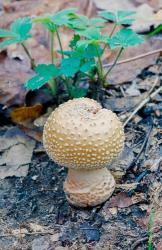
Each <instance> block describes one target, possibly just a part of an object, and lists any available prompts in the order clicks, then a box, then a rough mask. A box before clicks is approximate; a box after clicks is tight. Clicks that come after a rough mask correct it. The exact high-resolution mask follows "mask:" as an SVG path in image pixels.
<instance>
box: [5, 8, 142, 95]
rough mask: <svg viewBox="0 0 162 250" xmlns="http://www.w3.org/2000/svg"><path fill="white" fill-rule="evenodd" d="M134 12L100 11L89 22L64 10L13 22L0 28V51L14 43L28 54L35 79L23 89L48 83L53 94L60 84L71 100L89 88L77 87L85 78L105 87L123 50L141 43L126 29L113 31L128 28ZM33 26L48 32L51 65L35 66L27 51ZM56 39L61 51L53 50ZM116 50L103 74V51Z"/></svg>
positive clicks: (71, 10)
mask: <svg viewBox="0 0 162 250" xmlns="http://www.w3.org/2000/svg"><path fill="white" fill-rule="evenodd" d="M133 15H134V12H132V11H118V12H117V13H112V12H105V11H103V12H100V13H99V16H100V17H96V18H91V19H89V18H88V17H86V16H83V15H79V14H77V13H76V11H75V9H65V10H62V11H59V12H57V13H56V14H54V15H53V14H47V15H44V16H37V17H33V18H30V17H25V18H21V19H18V20H16V21H15V22H13V23H12V24H11V26H10V30H5V29H0V38H2V39H4V40H3V41H2V42H0V49H2V48H4V47H6V46H8V45H10V44H14V43H20V44H21V45H22V46H23V48H24V50H25V52H26V53H27V55H28V57H29V59H30V61H31V67H32V69H33V70H34V71H35V76H34V77H32V78H31V79H29V80H27V81H26V83H25V86H26V87H27V88H29V89H32V90H34V89H38V88H40V87H42V86H43V85H44V84H47V83H48V86H49V88H50V90H51V92H52V93H53V94H54V95H56V94H57V89H58V84H59V83H60V82H62V83H63V84H64V86H65V90H66V92H67V93H68V95H69V97H70V98H73V97H82V96H85V95H86V94H87V91H88V89H87V88H82V87H80V82H81V81H82V79H84V78H85V77H86V79H87V80H88V82H89V84H90V86H103V87H106V86H107V76H108V75H109V73H110V72H111V70H112V69H113V68H114V66H115V65H116V62H117V60H118V59H119V57H120V55H121V54H122V52H123V50H124V49H126V48H127V47H129V46H135V45H138V44H140V43H142V42H143V38H142V37H141V36H139V35H138V34H136V33H135V32H134V31H133V30H131V29H129V28H122V29H121V30H119V31H118V32H115V30H116V27H117V26H118V25H130V24H131V23H132V22H133ZM107 21H111V22H114V27H113V29H112V32H111V33H110V34H109V35H105V34H103V32H102V29H103V28H104V24H105V22H107ZM33 23H41V24H42V25H43V26H44V27H45V28H46V29H47V30H48V32H49V33H50V53H51V62H50V64H48V65H46V64H41V65H36V62H35V61H34V59H33V58H32V56H31V54H30V52H29V51H28V49H27V47H26V45H25V41H26V40H27V39H28V38H30V37H31V34H30V30H31V28H32V24H33ZM62 27H67V28H68V29H70V30H72V31H73V37H72V39H71V41H70V43H69V50H68V51H64V50H63V46H62V39H61V37H60V29H61V28H62ZM55 39H57V40H58V43H59V46H60V50H59V51H56V49H55V48H54V40H55ZM116 48H118V49H119V51H118V54H117V56H116V59H115V60H114V63H113V65H112V66H111V67H110V68H109V69H108V70H107V71H106V70H105V69H104V65H103V60H102V58H103V56H104V53H105V52H106V50H107V49H108V50H110V49H111V50H114V49H116ZM55 53H59V54H60V60H59V62H58V60H56V59H55V58H54V55H55Z"/></svg>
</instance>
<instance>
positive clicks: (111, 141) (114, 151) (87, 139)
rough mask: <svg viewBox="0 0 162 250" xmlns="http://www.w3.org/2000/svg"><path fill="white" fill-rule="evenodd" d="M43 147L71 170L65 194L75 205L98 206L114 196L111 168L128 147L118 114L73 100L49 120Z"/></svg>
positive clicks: (88, 100)
mask: <svg viewBox="0 0 162 250" xmlns="http://www.w3.org/2000/svg"><path fill="white" fill-rule="evenodd" d="M43 143H44V147H45V149H46V151H47V153H48V155H49V156H50V157H51V158H52V159H53V160H54V161H55V162H57V163H58V164H60V165H62V166H65V167H67V168H69V172H68V176H67V178H66V180H65V183H64V191H65V194H66V197H67V200H68V201H69V202H70V203H71V204H73V205H75V206H80V207H87V206H95V205H98V204H100V203H102V202H104V201H106V200H107V199H108V198H109V197H110V196H111V195H112V193H113V191H114V189H115V180H114V177H113V176H112V174H111V173H110V171H109V170H108V164H110V163H111V161H112V160H113V159H114V158H116V157H117V156H118V155H119V153H120V152H121V151H122V149H123V145H124V131H123V126H122V124H121V122H120V121H119V119H118V117H117V116H116V114H115V113H113V112H112V111H111V110H107V109H104V108H102V107H101V105H100V104H99V103H97V102H96V101H95V100H92V99H89V98H78V99H73V100H69V101H68V102H66V103H64V104H61V105H60V106H59V107H58V108H56V109H55V110H54V111H53V112H52V114H51V115H50V116H49V118H48V119H47V121H46V123H45V126H44V131H43Z"/></svg>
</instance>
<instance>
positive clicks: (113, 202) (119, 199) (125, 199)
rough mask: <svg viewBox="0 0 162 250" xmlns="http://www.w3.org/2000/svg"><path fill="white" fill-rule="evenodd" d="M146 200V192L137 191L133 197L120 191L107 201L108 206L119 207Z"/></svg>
mask: <svg viewBox="0 0 162 250" xmlns="http://www.w3.org/2000/svg"><path fill="white" fill-rule="evenodd" d="M141 201H144V194H143V193H136V194H135V195H133V196H132V197H130V196H128V194H127V193H125V192H120V193H118V194H117V195H116V196H113V197H112V198H111V199H110V200H109V201H108V202H106V207H107V208H110V207H118V208H125V207H129V206H131V205H133V204H136V203H139V202H141Z"/></svg>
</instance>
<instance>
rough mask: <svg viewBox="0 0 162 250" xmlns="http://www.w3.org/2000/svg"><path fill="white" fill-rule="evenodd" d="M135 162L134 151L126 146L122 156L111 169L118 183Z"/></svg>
mask: <svg viewBox="0 0 162 250" xmlns="http://www.w3.org/2000/svg"><path fill="white" fill-rule="evenodd" d="M133 160H134V153H133V151H132V149H131V148H128V147H127V146H125V148H124V150H123V151H122V153H121V155H120V156H119V157H118V158H117V159H116V160H115V161H114V162H113V163H112V164H111V165H110V167H109V169H110V170H111V173H112V174H113V176H114V178H115V180H116V181H119V180H121V178H122V177H123V176H124V175H125V173H126V170H127V168H129V166H130V164H131V163H132V162H133Z"/></svg>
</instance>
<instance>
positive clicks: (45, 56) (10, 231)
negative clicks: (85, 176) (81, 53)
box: [0, 0, 162, 250]
mask: <svg viewBox="0 0 162 250" xmlns="http://www.w3.org/2000/svg"><path fill="white" fill-rule="evenodd" d="M56 2H57V4H55V3H54V1H53V2H52V1H49V0H44V2H43V1H42V0H39V1H35V2H34V1H32V3H31V2H30V1H24V0H23V1H6V2H4V1H1V0H0V28H6V26H7V27H8V25H9V24H10V23H11V22H12V21H13V20H15V18H17V17H21V16H25V15H29V14H31V13H32V14H33V15H35V14H40V13H44V12H47V11H48V10H49V9H50V8H51V5H50V4H52V8H55V7H56V11H57V10H58V9H60V8H65V7H67V6H68V1H65V2H66V3H65V4H63V3H61V7H60V1H56ZM78 2H79V7H78V8H79V10H80V12H81V13H84V14H85V15H88V16H94V15H95V14H96V6H94V3H93V4H92V3H91V1H89V0H85V1H83V3H84V4H81V2H80V1H78ZM95 2H96V1H95ZM98 2H99V1H98ZM104 2H105V1H104ZM116 2H118V4H120V3H121V1H116ZM124 2H125V3H126V2H127V3H128V4H130V2H131V4H132V3H133V2H135V3H136V4H135V5H136V6H138V5H139V4H141V3H145V2H151V6H152V7H153V8H154V7H155V6H157V3H155V2H158V1H155V0H154V1H144V0H143V1H124ZM159 2H160V1H159ZM4 3H5V6H4V7H5V8H4V9H3V5H4ZM44 3H46V4H44ZM55 5H57V6H55ZM24 6H25V8H24ZM71 6H72V7H74V6H75V1H71V5H70V7H71ZM159 6H160V4H159V5H158V8H160V7H159ZM158 8H157V9H158ZM5 18H6V19H5ZM146 19H147V18H146ZM110 26H111V24H110ZM111 27H112V26H111ZM34 32H35V37H36V38H33V40H30V41H29V43H27V45H28V46H29V47H30V46H31V52H32V53H33V55H34V58H36V59H38V62H39V63H42V62H43V63H46V61H48V60H49V52H47V51H48V46H47V44H48V37H45V36H46V35H47V34H46V33H45V32H44V33H43V31H42V30H40V28H39V29H38V28H37V29H35V30H34ZM66 33H67V31H66V32H65V34H61V35H62V37H63V35H65V37H63V39H64V40H65V41H63V42H64V43H65V44H67V40H66V39H67V34H66ZM159 37H160V38H159ZM158 39H159V40H158ZM158 39H157V37H156V38H155V39H154V38H153V39H152V40H151V39H150V40H149V41H146V43H145V44H144V45H141V47H137V48H135V49H133V50H132V49H131V50H128V52H126V57H125V58H130V57H132V56H135V55H140V54H142V53H144V52H148V51H151V50H156V49H159V48H161V35H159V36H158ZM157 40H158V41H157ZM145 50H146V51H145ZM109 56H110V58H109ZM113 56H114V55H108V59H109V60H108V62H112V58H113ZM106 59H107V58H106ZM121 72H122V73H121ZM31 74H32V72H31V69H30V63H29V60H28V59H27V58H26V57H25V56H24V54H23V52H22V50H21V49H20V48H19V46H17V47H16V46H15V47H14V46H13V47H10V48H9V49H7V50H5V51H2V52H0V250H145V249H148V244H149V243H148V241H149V239H151V236H152V237H153V239H152V241H153V249H155V250H162V93H161V92H158V93H157V94H154V95H153V96H151V95H150V94H151V93H155V92H156V91H157V90H158V89H159V88H160V86H161V83H162V56H161V55H159V54H157V53H155V54H154V55H153V56H151V57H150V56H149V57H148V56H147V57H144V58H143V59H140V60H134V61H133V62H130V63H128V64H127V63H123V64H121V65H118V66H117V67H116V69H115V70H114V71H113V73H112V75H111V76H110V78H111V79H110V85H109V87H108V88H107V89H101V90H100V98H99V99H100V102H101V104H102V106H103V107H105V108H107V109H111V110H112V111H114V112H116V113H117V115H118V116H119V118H120V119H121V121H123V122H124V121H125V120H127V119H128V118H129V117H130V116H131V114H132V112H133V111H134V110H135V109H136V107H137V106H138V105H139V104H140V103H141V102H142V101H145V100H146V102H145V104H144V105H143V106H142V107H141V108H140V109H139V110H138V112H136V113H135V114H134V115H133V116H132V118H131V119H130V121H129V122H128V123H127V124H125V136H126V140H125V148H124V150H123V153H122V154H121V155H120V157H119V158H118V159H116V160H115V161H114V162H113V163H112V164H111V165H110V166H108V168H110V170H111V171H112V174H113V175H114V177H115V180H116V183H117V185H116V189H115V192H114V193H113V195H112V197H111V198H110V199H109V200H108V201H106V202H105V203H104V204H102V205H100V206H97V207H94V208H87V209H80V208H76V207H73V206H71V205H70V204H69V203H68V202H67V200H66V198H65V194H64V192H63V182H64V180H65V178H66V175H67V169H65V168H64V167H61V166H58V165H57V164H55V163H54V162H53V161H52V160H50V159H49V157H48V156H47V154H46V152H45V150H44V148H43V145H42V142H41V136H42V128H43V127H42V125H40V127H37V128H35V127H34V126H35V125H34V126H33V124H34V122H33V121H32V128H31V127H30V126H29V127H24V124H23V125H22V124H17V123H16V122H13V120H12V119H11V117H10V113H11V112H12V111H13V110H14V108H16V107H22V106H23V105H27V106H32V105H35V104H36V103H37V101H40V102H41V104H42V106H43V108H44V110H43V111H44V113H46V112H47V108H48V107H52V108H53V107H56V105H57V104H58V103H55V102H54V101H53V103H52V105H51V97H50V96H47V95H44V92H43V91H42V90H40V91H39V92H38V94H37V93H36V92H32V93H31V92H28V93H27V90H25V88H24V87H23V83H24V81H25V79H27V77H28V78H29V76H31ZM113 79H114V82H113ZM6 86H7V87H6ZM48 98H49V99H48ZM61 101H63V100H61ZM6 107H7V108H6ZM30 125H31V124H30ZM33 127H34V129H36V131H35V130H34V129H33ZM16 148H18V149H19V150H20V149H21V150H22V151H23V152H26V153H25V158H24V156H23V155H21V154H20V155H19V154H16V153H14V152H16V151H15V149H16ZM12 162H14V163H15V162H16V163H15V164H16V165H15V168H13V166H12ZM15 175H17V176H15ZM150 235H151V236H150ZM153 249H149V250H153Z"/></svg>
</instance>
